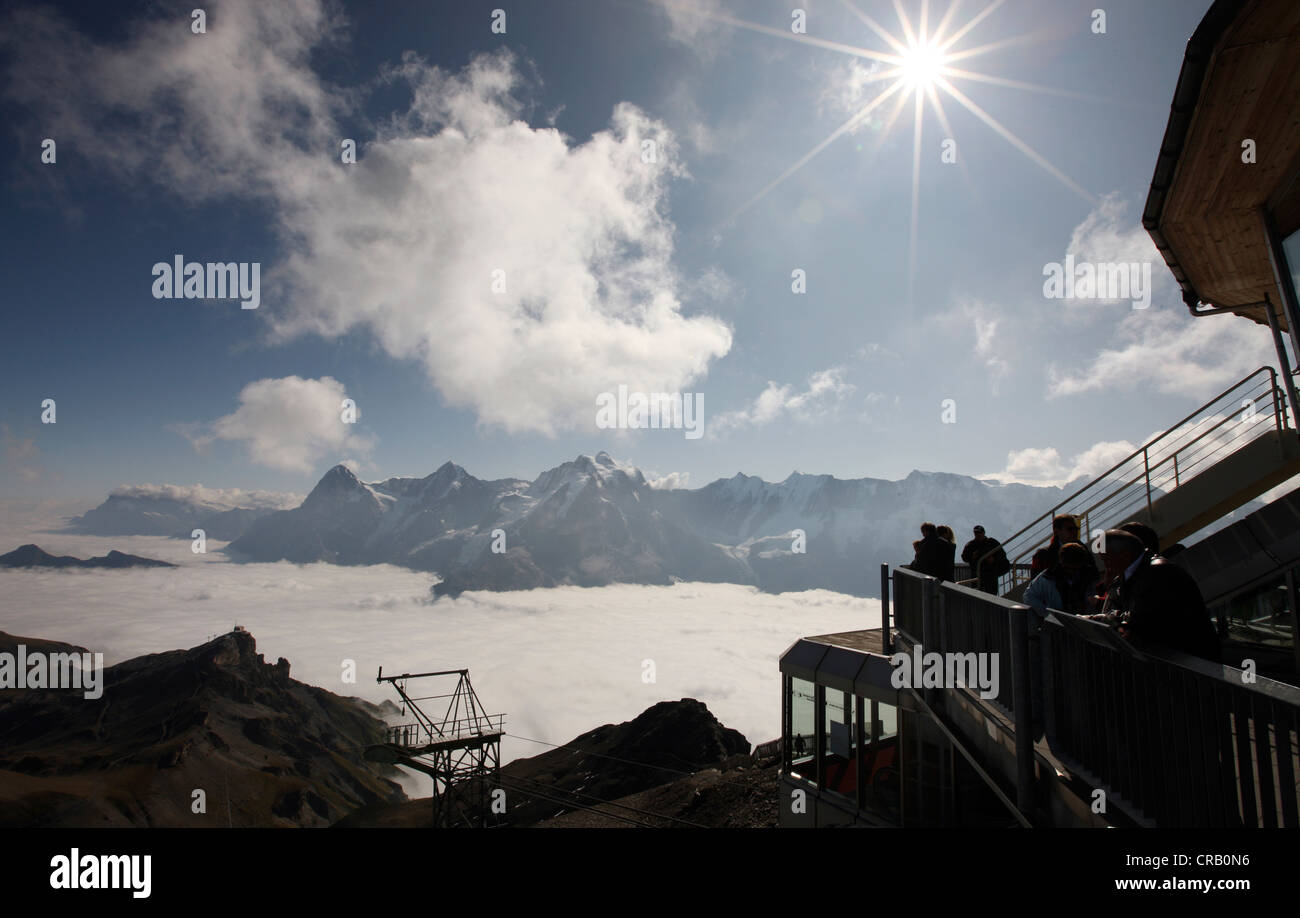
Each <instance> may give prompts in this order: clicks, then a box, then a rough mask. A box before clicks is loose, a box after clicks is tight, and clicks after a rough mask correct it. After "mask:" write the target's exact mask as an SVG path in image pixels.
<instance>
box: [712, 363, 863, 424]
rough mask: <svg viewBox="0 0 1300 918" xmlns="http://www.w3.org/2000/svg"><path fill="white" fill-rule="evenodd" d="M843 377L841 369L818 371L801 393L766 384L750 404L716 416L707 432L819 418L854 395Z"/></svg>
mask: <svg viewBox="0 0 1300 918" xmlns="http://www.w3.org/2000/svg"><path fill="white" fill-rule="evenodd" d="M843 377H844V369H843V367H830V368H829V369H825V370H819V371H818V372H816V373H813V374H812V375H811V376H809V377H808V384H807V388H805V389H804V390H803V391H801V392H796V391H795V390H794V387H793V386H792V385H790V384H789V383H787V384H785V385H778V384H777V383H775V382H772V381H769V382H768V384H767V388H766V389H764V390H763V391H762V392H761V393H760V394H759V396H758V398H756V399H754V402H753V404H751V405H750V406H749V407H748V408H744V409H741V410H740V411H729V412H726V413H724V414H720V415H718V416H717V417H716V418H714V419H713V421H712V424H711V429H712V430H713V431H714V432H717V433H722V432H724V431H727V430H731V429H734V428H739V427H761V426H763V425H765V424H770V423H772V422H773V421H775V420H778V419H780V418H782V417H793V418H794V419H796V420H801V421H807V420H812V419H815V418H818V417H821V416H822V415H824V414H826V413H827V412H828V411H829V410H831V409H832V408H834V407H835V406H836V405H837V404H839V402H840V401H841V400H843V399H844V397H845V396H847V395H849V394H850V393H852V392H853V391H854V388H855V387H854V386H853V385H852V384H851V383H846V382H844V379H843Z"/></svg>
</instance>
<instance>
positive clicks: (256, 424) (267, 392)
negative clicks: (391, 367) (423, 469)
mask: <svg viewBox="0 0 1300 918" xmlns="http://www.w3.org/2000/svg"><path fill="white" fill-rule="evenodd" d="M346 397H347V393H346V392H345V391H344V389H343V384H342V383H341V382H339V381H338V380H337V379H334V378H332V377H330V376H324V377H321V378H320V379H302V378H300V377H298V376H286V377H284V378H283V379H259V380H257V381H256V382H251V383H249V384H248V385H246V386H244V388H243V389H242V390H241V391H240V393H239V407H238V408H237V409H236V410H235V411H234V412H233V413H231V414H228V415H225V416H224V417H220V418H217V419H216V420H215V421H212V422H211V423H209V424H202V425H197V426H195V425H190V426H187V427H178V428H177V430H178V432H180V433H182V434H183V435H184V436H185V437H187V438H188V439H189V440H190V442H191V443H193V444H194V446H195V448H196V449H204V448H206V447H207V446H208V445H209V444H211V443H212V442H213V441H215V440H231V441H234V442H237V443H242V444H243V445H244V447H245V449H246V450H247V451H248V457H249V459H250V460H251V461H253V462H255V463H257V464H258V465H263V466H266V467H268V468H274V469H283V470H285V471H289V472H312V471H315V470H316V468H317V466H318V464H319V461H320V460H321V459H326V460H328V461H330V462H331V463H332V462H334V461H336V459H337V458H338V457H339V456H341V455H342V454H344V453H360V454H362V455H368V454H369V452H370V450H371V449H372V448H373V442H372V441H371V439H370V438H368V437H366V436H363V435H360V434H357V433H355V432H354V430H353V427H352V425H351V424H349V423H345V422H344V421H343V417H342V415H343V410H342V402H343V400H344V399H345V398H346ZM361 408H362V406H360V405H358V406H357V418H358V419H359V418H360V417H361Z"/></svg>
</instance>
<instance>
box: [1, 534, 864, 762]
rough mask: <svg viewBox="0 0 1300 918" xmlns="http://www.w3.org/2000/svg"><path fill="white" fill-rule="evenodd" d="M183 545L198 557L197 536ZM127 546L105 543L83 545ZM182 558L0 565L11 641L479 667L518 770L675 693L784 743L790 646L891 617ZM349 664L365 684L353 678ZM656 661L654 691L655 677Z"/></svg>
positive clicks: (375, 690)
mask: <svg viewBox="0 0 1300 918" xmlns="http://www.w3.org/2000/svg"><path fill="white" fill-rule="evenodd" d="M2 527H3V521H2V520H0V528H2ZM158 541H159V542H163V541H168V540H162V539H159V540H158ZM170 541H172V542H173V543H175V544H176V545H177V547H178V549H180V550H181V551H183V553H184V554H189V547H188V543H185V542H178V541H177V540H170ZM69 544H70V543H69ZM114 545H116V542H114V540H109V539H101V540H100V545H99V547H97V548H94V549H92V548H90V547H89V546H85V545H83V546H82V552H83V554H85V553H92V552H93V553H95V554H103V553H105V552H106V551H107V550H108V549H109V548H110V547H113V546H114ZM50 548H51V549H52V550H66V548H64V547H63V543H51V545H50ZM210 554H211V553H210ZM174 557H175V559H176V560H177V562H178V563H180V564H181V565H182V568H181V569H180V570H165V571H142V570H134V571H125V572H123V571H72V572H68V571H35V570H33V571H0V581H3V589H4V591H5V598H6V606H7V609H8V610H9V614H7V616H6V620H5V623H4V627H5V630H7V631H10V632H12V633H15V634H20V635H24V636H30V637H45V638H51V639H55V640H66V641H72V642H74V643H77V644H80V645H82V646H85V647H89V648H92V649H93V650H96V651H100V652H103V653H105V655H106V662H108V663H110V664H111V663H114V662H118V661H120V660H123V659H126V658H128V657H132V656H136V655H139V654H144V653H156V652H161V651H166V650H173V649H176V648H181V647H190V646H193V645H195V644H198V643H200V642H202V641H203V640H205V639H206V638H207V637H208V636H209V635H212V634H220V633H225V632H227V631H229V630H230V628H231V626H232V625H233V624H234V623H236V622H237V623H239V624H241V625H244V626H245V627H246V628H248V629H249V631H250V632H251V633H252V634H253V635H254V637H255V638H256V639H257V643H258V648H257V649H258V651H259V652H260V653H263V654H264V655H266V657H267V658H268V659H272V660H274V659H276V658H277V657H280V656H283V657H285V658H286V659H288V660H289V661H290V663H291V664H292V666H293V676H294V678H296V679H299V680H302V681H304V682H308V683H311V684H314V685H319V686H321V687H322V688H325V689H328V690H329V691H332V692H336V693H338V694H341V695H360V696H361V697H364V698H366V699H368V700H370V701H373V702H379V701H383V700H384V699H386V698H389V697H390V696H389V694H388V690H387V689H386V687H384V686H380V685H376V684H375V682H374V680H373V678H369V676H371V675H373V674H374V673H375V672H376V671H377V670H378V669H379V667H381V666H382V667H384V668H385V669H387V670H389V671H392V672H401V671H430V670H443V669H459V668H462V667H467V668H469V669H470V670H471V672H472V676H473V680H474V687H475V689H476V690H477V692H478V694H479V697H480V698H481V700H482V701H483V703H484V705H486V706H487V708H488V709H489V710H490V711H491V712H492V713H498V712H500V713H504V714H505V715H506V725H507V732H508V733H509V734H511V736H509V737H507V738H506V739H505V740H504V741H503V743H502V756H503V761H509V760H510V759H513V758H516V757H518V756H528V755H536V754H537V753H538V752H542V751H544V750H545V749H546V747H545V746H540V745H537V744H535V743H529V742H525V741H524V740H522V739H518V738H517V737H528V738H530V739H534V740H541V741H543V742H549V743H564V742H568V741H569V740H572V739H573V738H574V737H575V736H578V735H579V734H581V733H583V732H586V731H588V730H591V729H593V728H595V727H597V726H599V725H601V724H606V723H618V722H620V721H624V720H630V719H631V718H633V717H635V716H636V715H637V714H639V713H640V712H641V711H643V710H644V709H645V708H647V707H649V706H651V705H653V704H655V703H657V702H659V701H665V700H676V699H679V698H697V699H699V700H700V701H703V702H704V703H705V704H707V705H708V707H709V709H710V711H712V712H713V713H714V714H715V715H716V716H717V717H718V718H719V719H720V720H721V721H722V722H723V723H724V724H725V725H727V726H728V727H732V728H735V729H738V730H740V731H741V732H742V733H744V734H745V736H746V737H747V738H748V739H749V740H750V742H751V743H759V742H763V741H765V740H769V739H773V738H774V737H776V736H779V735H780V731H781V705H780V703H779V691H780V679H781V675H780V672H779V671H778V669H777V662H778V659H779V658H780V655H781V653H782V652H783V651H784V650H785V649H786V648H787V647H788V646H789V645H790V644H791V642H793V641H794V640H796V639H797V638H798V637H800V636H802V635H805V634H824V633H828V632H837V631H849V630H854V629H861V628H870V627H872V626H873V625H875V624H878V622H879V615H880V603H879V601H878V600H875V599H859V598H857V597H852V596H844V595H842V594H838V593H831V592H828V591H824V590H814V591H809V592H806V593H786V594H780V595H773V594H766V593H761V592H759V591H757V590H755V589H753V588H751V587H743V586H736V585H731V584H694V583H683V584H676V585H674V586H671V587H654V586H633V585H619V586H610V587H602V588H597V589H582V588H578V587H563V588H558V589H550V590H529V591H523V592H514V593H466V594H463V595H462V596H460V597H458V598H456V599H454V600H453V599H442V600H439V601H438V602H437V603H435V604H433V605H429V604H428V595H429V593H428V591H429V585H430V583H431V579H432V578H430V576H429V575H427V574H421V573H416V572H412V571H408V570H403V569H400V568H395V567H391V566H387V565H380V566H375V567H334V566H331V565H328V564H313V565H306V566H301V565H292V564H288V563H284V562H282V563H277V564H247V565H243V564H240V565H237V564H230V563H220V562H213V561H211V560H210V559H209V558H208V556H194V555H190V560H189V561H186V560H184V559H183V558H182V556H181V555H180V554H177V555H175V556H174ZM344 659H349V660H353V661H355V664H356V671H357V672H358V673H359V674H361V675H364V676H366V677H367V678H359V679H357V681H356V682H355V683H344V682H342V681H341V678H340V675H341V673H342V672H343V666H342V661H343V660H344ZM646 660H652V661H653V662H654V668H655V681H654V682H653V683H646V682H645V681H643V679H642V674H643V673H644V672H645V671H646V670H645V668H644V665H643V663H644V661H646ZM105 697H106V698H108V699H110V700H111V697H112V685H111V684H109V685H107V686H106V693H105Z"/></svg>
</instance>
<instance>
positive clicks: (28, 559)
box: [0, 543, 176, 568]
mask: <svg viewBox="0 0 1300 918" xmlns="http://www.w3.org/2000/svg"><path fill="white" fill-rule="evenodd" d="M175 566H176V565H175V564H171V563H169V562H167V561H157V560H155V559H153V558H142V557H140V556H139V555H128V554H126V553H125V552H121V551H117V550H116V549H114V550H112V551H110V552H109V553H108V554H106V555H102V556H100V557H98V558H87V559H85V560H82V559H81V558H74V557H73V556H72V555H52V554H50V553H49V552H48V551H46V550H45V549H43V548H41V547H40V546H39V545H34V544H32V543H28V544H26V545H20V546H19V547H18V548H15V549H14V550H13V551H11V552H9V553H8V554H4V555H0V567H109V568H121V567H175Z"/></svg>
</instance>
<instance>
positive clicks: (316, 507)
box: [228, 453, 1061, 595]
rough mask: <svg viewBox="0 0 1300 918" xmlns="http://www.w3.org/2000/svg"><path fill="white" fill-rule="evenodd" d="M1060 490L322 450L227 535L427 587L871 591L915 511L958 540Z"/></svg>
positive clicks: (904, 556) (1016, 519)
mask: <svg viewBox="0 0 1300 918" xmlns="http://www.w3.org/2000/svg"><path fill="white" fill-rule="evenodd" d="M1060 494H1061V490H1060V489H1058V488H1034V487H1028V486H1023V485H1005V486H1001V485H993V484H988V483H986V482H982V481H978V480H976V479H974V478H968V477H966V476H962V475H947V474H931V473H925V472H913V473H912V474H911V475H909V476H908V477H907V478H906V479H904V480H902V481H882V480H877V479H869V478H864V479H856V480H850V481H844V480H841V479H837V478H834V477H832V476H830V475H801V474H798V473H795V474H793V475H791V476H790V477H788V478H787V479H786V480H785V481H783V482H778V483H769V482H766V481H763V480H762V479H759V478H753V477H749V476H746V475H736V476H735V477H733V478H729V479H725V480H720V481H716V482H714V483H712V484H710V485H708V486H706V487H704V488H699V489H694V490H687V489H678V490H663V489H656V488H652V487H651V486H650V485H649V483H648V482H647V481H646V478H645V476H644V475H643V474H642V473H641V472H640V471H639V470H638V469H636V468H634V467H631V466H628V465H625V464H623V463H620V462H618V461H617V460H615V459H613V458H612V457H610V456H609V455H608V454H607V453H598V454H597V455H596V456H594V457H592V456H579V457H577V458H576V459H574V460H572V461H570V462H565V463H563V464H562V465H560V466H557V467H556V468H553V469H550V470H549V471H546V472H543V473H542V474H541V475H540V476H538V477H537V479H536V480H534V481H531V482H528V481H523V480H520V479H501V480H497V481H484V480H481V479H478V478H475V477H474V476H473V475H470V474H469V473H468V472H466V471H465V470H464V469H463V468H461V467H460V466H457V465H454V464H453V463H450V462H448V463H446V464H445V465H443V466H442V467H441V468H439V469H438V470H437V471H436V472H434V473H433V474H432V475H430V476H428V477H426V478H422V479H415V478H390V479H388V480H387V481H381V482H375V483H366V482H362V481H361V480H360V479H358V478H357V477H356V476H355V475H354V474H353V473H352V472H351V471H349V470H348V469H347V468H345V467H344V466H336V467H334V468H333V469H331V470H330V471H329V472H328V473H327V474H326V475H325V476H324V477H323V478H322V479H321V481H320V482H319V483H318V484H317V485H316V487H315V489H314V490H313V491H312V492H311V494H310V495H308V497H307V499H306V500H305V501H303V503H302V505H301V506H299V507H297V508H294V509H292V510H284V511H279V512H276V513H271V514H269V515H267V516H265V517H263V518H261V519H258V520H256V521H254V522H253V523H252V524H251V526H250V527H249V529H248V531H247V532H245V533H244V535H242V536H241V537H240V538H238V539H236V540H235V541H234V542H232V543H231V545H230V546H228V551H230V552H231V554H232V555H233V556H234V557H236V558H240V559H247V560H255V561H278V560H288V561H294V562H300V563H305V562H311V561H329V562H333V563H337V564H374V563H390V564H397V565H401V566H404V567H410V568H414V569H417V570H428V571H436V572H437V573H439V574H440V575H441V577H442V580H441V582H440V583H439V584H438V585H437V586H436V587H435V592H436V593H438V594H453V595H454V594H455V593H458V592H460V591H462V590H467V589H489V590H507V589H529V588H533V587H545V586H554V585H557V584H575V585H579V586H599V585H603V584H608V583H621V582H630V583H648V584H667V583H672V582H673V581H676V580H689V581H710V582H727V583H745V584H755V585H757V586H759V587H760V588H762V589H765V590H772V591H785V590H806V589H815V588H825V589H832V590H838V591H841V592H847V593H854V594H857V595H875V593H876V591H877V589H878V583H877V580H878V576H877V575H876V570H877V568H876V565H878V564H879V563H880V562H882V561H887V562H891V563H898V562H905V561H909V560H911V542H912V540H913V539H915V538H917V537H918V533H917V526H918V524H919V523H920V522H921V521H922V520H925V519H931V520H933V521H934V522H936V523H948V524H949V525H951V526H952V527H953V528H954V529H955V530H956V532H957V534H958V538H959V540H961V541H964V540H965V539H966V538H969V533H970V529H971V527H972V526H973V525H974V524H976V523H980V524H983V525H984V526H985V527H986V528H987V530H988V531H989V532H990V534H993V535H994V537H997V536H998V535H1006V534H1009V532H1010V531H1012V530H1013V529H1014V528H1018V527H1019V526H1020V525H1023V523H1024V522H1026V521H1028V520H1029V519H1032V518H1033V517H1034V516H1036V515H1037V514H1038V513H1040V512H1042V510H1044V509H1045V508H1047V507H1050V506H1051V505H1052V504H1053V503H1054V502H1055V501H1056V500H1058V499H1059V497H1060ZM799 531H802V534H803V535H802V536H799Z"/></svg>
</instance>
